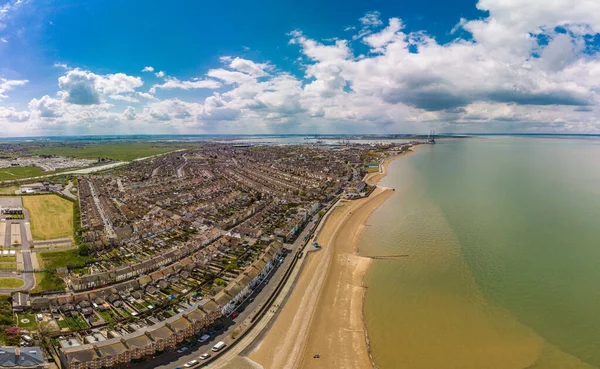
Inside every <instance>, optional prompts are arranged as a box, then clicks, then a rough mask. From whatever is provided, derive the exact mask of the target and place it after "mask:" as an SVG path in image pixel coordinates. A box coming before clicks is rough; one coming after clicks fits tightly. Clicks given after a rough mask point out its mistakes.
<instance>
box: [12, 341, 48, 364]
mask: <svg viewBox="0 0 600 369" xmlns="http://www.w3.org/2000/svg"><path fill="white" fill-rule="evenodd" d="M0 368H14V369H21V368H27V369H46V368H48V363H47V362H46V360H45V359H44V356H43V355H42V350H41V349H40V348H39V347H13V346H1V347H0Z"/></svg>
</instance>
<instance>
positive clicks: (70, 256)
mask: <svg viewBox="0 0 600 369" xmlns="http://www.w3.org/2000/svg"><path fill="white" fill-rule="evenodd" d="M37 255H38V261H39V264H40V268H43V269H57V268H62V267H65V266H69V267H72V268H78V267H82V266H84V265H85V264H86V263H89V262H91V261H93V260H94V258H93V257H92V256H81V255H79V254H78V252H77V250H66V251H44V252H38V253H37Z"/></svg>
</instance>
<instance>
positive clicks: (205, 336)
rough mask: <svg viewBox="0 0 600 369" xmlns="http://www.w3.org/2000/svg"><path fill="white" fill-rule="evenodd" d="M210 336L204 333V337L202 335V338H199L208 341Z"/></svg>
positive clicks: (200, 340) (201, 340)
mask: <svg viewBox="0 0 600 369" xmlns="http://www.w3.org/2000/svg"><path fill="white" fill-rule="evenodd" d="M209 338H210V336H209V335H208V334H205V335H203V336H202V337H200V339H199V340H198V342H200V343H202V342H205V341H207V340H208V339H209Z"/></svg>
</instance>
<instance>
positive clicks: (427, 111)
mask: <svg viewBox="0 0 600 369" xmlns="http://www.w3.org/2000/svg"><path fill="white" fill-rule="evenodd" d="M174 4H175V3H173V5H172V6H169V5H168V4H166V3H164V2H158V1H144V2H142V1H48V0H0V128H2V129H3V131H4V132H5V133H6V135H11V136H26V135H50V134H57V135H58V134H112V133H119V134H123V133H313V132H315V133H338V132H339V133H342V132H356V133H419V132H427V130H428V129H436V130H438V131H442V132H580V133H598V132H600V122H599V121H598V119H597V118H596V117H597V116H598V114H597V113H598V111H597V110H598V107H597V105H598V96H597V93H598V87H599V85H600V61H599V59H598V54H597V49H598V45H600V42H599V39H600V37H598V32H599V30H600V5H599V4H598V2H597V1H594V0H576V1H575V4H574V3H573V2H572V1H567V0H556V1H554V2H553V3H552V4H551V5H548V4H546V2H545V1H542V0H522V1H518V2H516V1H515V2H512V1H505V0H480V1H465V0H461V1H453V2H452V4H451V5H449V4H448V3H447V2H444V1H439V0H438V1H434V0H426V1H419V2H398V1H335V2H324V1H314V0H310V1H303V2H282V1H257V2H247V1H229V2H198V1H180V2H176V6H174ZM144 70H145V71H144Z"/></svg>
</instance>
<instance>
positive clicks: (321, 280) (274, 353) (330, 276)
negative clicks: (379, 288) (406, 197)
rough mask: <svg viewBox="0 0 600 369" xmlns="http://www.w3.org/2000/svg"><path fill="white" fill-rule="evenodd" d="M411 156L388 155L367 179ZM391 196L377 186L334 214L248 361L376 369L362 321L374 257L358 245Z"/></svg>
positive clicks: (280, 368) (279, 366) (276, 368)
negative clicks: (367, 278)
mask: <svg viewBox="0 0 600 369" xmlns="http://www.w3.org/2000/svg"><path fill="white" fill-rule="evenodd" d="M409 154H410V152H409V153H407V154H402V155H398V156H395V157H391V158H388V159H387V160H386V161H385V162H384V164H383V168H384V171H383V173H373V174H370V175H368V176H367V178H366V179H365V180H366V181H367V183H369V184H375V183H376V182H377V181H379V180H381V178H383V177H385V175H386V174H387V166H388V164H389V163H390V162H391V161H392V160H394V159H395V158H397V157H401V156H406V155H409ZM392 194H393V191H392V190H391V189H386V188H377V189H376V190H375V191H374V192H373V193H372V194H371V195H370V196H369V197H368V198H366V199H360V200H355V201H341V202H340V203H339V204H338V206H337V207H336V208H334V209H333V210H332V211H331V212H330V214H329V215H328V218H327V219H326V221H325V224H324V227H323V229H322V231H321V233H320V234H319V235H318V238H317V241H318V242H319V243H320V244H321V245H323V249H321V250H319V251H314V252H310V253H309V254H308V255H307V256H306V258H307V260H306V261H305V262H306V264H305V266H304V270H303V271H302V273H301V275H300V277H299V278H298V281H297V284H296V286H295V288H294V290H293V292H292V293H291V295H290V297H289V299H288V301H287V303H286V304H285V306H284V307H283V308H282V310H281V312H280V314H279V316H278V317H277V320H276V321H275V323H274V324H273V326H272V327H271V329H270V330H269V332H268V333H267V334H266V336H265V337H264V339H263V341H262V342H260V343H259V344H258V345H257V346H256V347H255V349H254V351H253V352H251V353H250V355H249V356H248V358H249V359H251V360H252V361H254V362H255V363H258V364H260V365H261V366H262V367H263V368H265V369H285V368H289V369H292V368H311V369H312V368H317V369H319V368H323V369H325V368H344V369H346V368H348V369H353V368H356V369H359V368H372V367H373V364H372V362H371V358H370V355H369V346H368V338H367V332H366V328H365V326H364V321H363V303H364V295H365V292H366V287H365V286H364V285H363V278H364V275H365V273H366V271H367V269H368V267H369V265H370V263H371V259H369V258H365V257H360V256H358V255H357V251H358V250H357V245H358V240H359V238H360V234H361V232H362V230H363V229H364V227H365V224H366V221H367V219H368V218H369V216H370V215H371V214H372V213H373V211H375V210H376V209H377V208H378V207H379V206H380V205H381V204H382V203H383V202H384V201H385V200H386V199H387V198H388V197H389V196H391V195H392ZM317 354H318V355H319V356H320V358H314V355H317Z"/></svg>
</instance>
